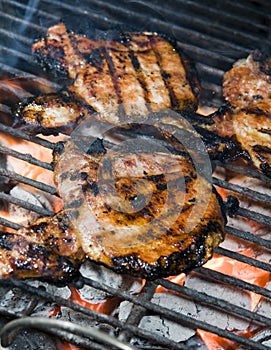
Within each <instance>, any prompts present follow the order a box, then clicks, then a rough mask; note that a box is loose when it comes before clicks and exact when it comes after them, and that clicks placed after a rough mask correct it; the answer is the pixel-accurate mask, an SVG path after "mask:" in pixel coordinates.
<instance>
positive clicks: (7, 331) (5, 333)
mask: <svg viewBox="0 0 271 350" xmlns="http://www.w3.org/2000/svg"><path fill="white" fill-rule="evenodd" d="M28 328H35V329H39V330H42V331H45V332H50V331H51V330H52V329H57V330H61V331H66V332H69V333H72V334H76V335H80V336H82V337H89V338H93V339H95V340H96V341H99V342H102V343H106V344H108V345H110V346H113V347H114V348H117V349H122V350H135V349H136V348H134V347H133V346H131V345H129V344H125V343H123V342H120V341H118V340H117V339H116V338H113V337H111V336H109V335H108V334H106V333H104V332H102V331H100V330H98V329H95V328H92V327H84V326H81V325H78V324H75V323H72V322H68V321H63V320H53V319H46V318H41V317H24V318H21V319H18V320H14V321H11V322H9V323H8V324H7V325H6V326H4V327H3V328H2V329H1V331H0V337H1V344H2V346H4V347H7V346H10V345H11V343H12V340H13V338H14V336H15V335H16V332H18V330H20V329H28ZM88 349H92V348H91V347H88Z"/></svg>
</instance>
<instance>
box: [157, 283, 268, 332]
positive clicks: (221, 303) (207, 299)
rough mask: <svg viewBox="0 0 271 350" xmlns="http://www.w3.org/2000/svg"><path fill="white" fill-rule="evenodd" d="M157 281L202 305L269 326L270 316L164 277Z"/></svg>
mask: <svg viewBox="0 0 271 350" xmlns="http://www.w3.org/2000/svg"><path fill="white" fill-rule="evenodd" d="M157 283H158V284H160V285H161V286H163V287H165V288H167V289H169V290H171V291H175V292H179V293H181V294H183V295H185V296H188V297H189V298H191V299H192V300H194V301H196V302H200V303H201V304H203V305H207V306H210V305H211V306H212V307H214V308H216V309H218V310H222V311H223V310H224V312H225V311H227V313H229V314H232V315H234V316H236V315H238V317H240V318H244V319H249V320H253V321H255V322H257V323H259V324H262V325H268V326H271V319H270V318H268V317H266V316H263V315H260V314H257V313H255V312H252V311H249V310H247V309H244V308H242V307H240V306H237V305H235V304H231V303H229V302H227V301H225V300H223V299H219V298H216V297H213V296H210V295H208V294H205V293H202V292H198V291H197V290H195V289H191V288H187V287H184V286H181V285H179V284H175V283H172V282H171V281H168V280H164V279H158V280H157Z"/></svg>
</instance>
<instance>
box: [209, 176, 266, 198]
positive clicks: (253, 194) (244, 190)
mask: <svg viewBox="0 0 271 350" xmlns="http://www.w3.org/2000/svg"><path fill="white" fill-rule="evenodd" d="M213 184H214V185H217V186H219V187H222V188H225V189H227V190H231V191H233V192H236V193H239V194H241V195H242V196H245V197H248V198H251V199H253V200H257V201H259V202H262V203H271V196H269V195H267V194H263V193H260V192H257V191H254V190H251V189H249V188H247V187H242V186H239V185H236V184H233V183H230V182H227V181H225V180H220V179H218V178H216V177H213Z"/></svg>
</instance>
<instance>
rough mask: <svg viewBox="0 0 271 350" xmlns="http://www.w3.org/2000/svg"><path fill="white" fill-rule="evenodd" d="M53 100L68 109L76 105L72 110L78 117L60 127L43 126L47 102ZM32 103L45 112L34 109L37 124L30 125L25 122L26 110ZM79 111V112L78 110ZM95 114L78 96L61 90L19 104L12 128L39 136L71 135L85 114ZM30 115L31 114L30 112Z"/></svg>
mask: <svg viewBox="0 0 271 350" xmlns="http://www.w3.org/2000/svg"><path fill="white" fill-rule="evenodd" d="M49 99H51V102H52V103H53V101H54V100H55V99H56V100H57V103H62V102H63V107H66V108H67V109H68V108H70V105H74V107H76V108H73V109H72V113H76V112H77V115H76V117H75V118H74V119H73V120H68V122H67V123H66V124H64V123H63V124H62V125H59V126H54V127H50V126H43V125H42V122H43V113H45V112H46V110H47V106H46V103H47V100H48V101H49ZM32 103H36V104H37V105H39V106H41V107H42V106H43V104H44V107H43V110H40V111H38V110H37V111H35V110H34V109H33V111H32V112H31V113H32V117H33V120H35V123H29V122H27V121H26V120H25V108H27V107H28V106H31V104H32ZM76 109H77V110H76ZM93 112H94V110H93V108H92V107H91V106H89V105H87V104H85V103H83V102H82V101H81V100H80V98H79V99H78V98H77V97H76V96H73V95H72V94H71V93H70V92H68V91H65V90H60V91H58V92H56V93H49V94H42V95H38V96H34V97H29V98H27V99H24V100H22V101H21V102H19V104H18V105H17V106H15V107H14V109H13V115H14V120H13V124H12V127H14V128H20V129H22V130H26V131H27V132H29V133H31V134H33V135H34V134H37V133H41V134H43V135H46V136H47V135H58V134H59V132H61V133H63V134H67V135H69V134H71V132H72V131H73V130H74V128H75V127H76V126H77V124H78V122H79V121H80V120H81V119H83V118H85V113H89V114H92V113H93ZM29 113H30V112H29Z"/></svg>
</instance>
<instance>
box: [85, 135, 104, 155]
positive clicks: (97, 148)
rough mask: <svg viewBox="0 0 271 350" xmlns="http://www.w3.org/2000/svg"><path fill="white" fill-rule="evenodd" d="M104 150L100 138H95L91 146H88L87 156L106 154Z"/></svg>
mask: <svg viewBox="0 0 271 350" xmlns="http://www.w3.org/2000/svg"><path fill="white" fill-rule="evenodd" d="M106 152H107V151H106V148H105V147H104V144H103V140H102V139H100V138H97V139H96V140H95V141H94V142H92V144H91V145H90V147H89V149H88V150H87V152H86V153H87V154H90V155H98V154H106Z"/></svg>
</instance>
